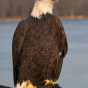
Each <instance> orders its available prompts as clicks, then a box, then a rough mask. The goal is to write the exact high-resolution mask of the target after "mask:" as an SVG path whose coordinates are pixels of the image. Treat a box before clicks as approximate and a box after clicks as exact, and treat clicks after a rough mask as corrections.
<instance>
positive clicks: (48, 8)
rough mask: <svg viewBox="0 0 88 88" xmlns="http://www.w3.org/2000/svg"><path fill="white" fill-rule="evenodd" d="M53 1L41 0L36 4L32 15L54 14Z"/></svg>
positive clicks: (36, 16)
mask: <svg viewBox="0 0 88 88" xmlns="http://www.w3.org/2000/svg"><path fill="white" fill-rule="evenodd" d="M53 7H54V5H53V2H52V1H51V0H40V1H36V3H35V4H34V7H33V10H32V12H31V16H32V17H34V18H41V16H42V15H45V14H47V13H48V14H53Z"/></svg>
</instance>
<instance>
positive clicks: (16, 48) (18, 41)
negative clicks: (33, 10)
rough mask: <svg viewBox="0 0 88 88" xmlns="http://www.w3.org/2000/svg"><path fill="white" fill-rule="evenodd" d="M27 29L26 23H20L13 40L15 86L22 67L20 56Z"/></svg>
mask: <svg viewBox="0 0 88 88" xmlns="http://www.w3.org/2000/svg"><path fill="white" fill-rule="evenodd" d="M25 32H26V29H25V30H24V22H23V21H22V22H20V23H19V24H18V26H17V28H16V30H15V32H14V35H13V40H12V57H13V74H14V84H15V85H16V83H17V78H18V77H17V76H18V73H19V72H18V71H19V65H20V54H21V48H22V44H23V41H24V34H25Z"/></svg>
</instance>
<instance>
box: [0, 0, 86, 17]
mask: <svg viewBox="0 0 88 88" xmlns="http://www.w3.org/2000/svg"><path fill="white" fill-rule="evenodd" d="M33 3H34V0H0V17H6V16H27V15H28V14H29V13H30V11H31V9H32V7H33ZM54 11H55V12H54V13H55V14H56V15H60V16H88V0H59V2H58V3H56V5H55V10H54Z"/></svg>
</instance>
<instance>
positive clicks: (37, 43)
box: [12, 14, 67, 84]
mask: <svg viewBox="0 0 88 88" xmlns="http://www.w3.org/2000/svg"><path fill="white" fill-rule="evenodd" d="M60 53H61V55H60ZM66 53H67V40H66V35H65V32H64V28H63V26H62V23H61V21H60V19H58V18H57V17H55V16H52V15H49V14H47V15H45V16H42V18H41V19H35V18H32V17H31V16H30V17H29V18H27V19H26V20H24V21H21V22H20V23H19V24H18V27H17V28H16V31H15V33H14V36H13V41H12V54H13V70H14V82H15V84H16V83H17V82H22V81H23V80H31V81H32V82H33V83H36V84H38V83H41V82H43V80H45V79H52V80H54V81H56V80H57V79H58V78H59V75H60V72H61V67H62V63H63V58H64V57H65V55H66Z"/></svg>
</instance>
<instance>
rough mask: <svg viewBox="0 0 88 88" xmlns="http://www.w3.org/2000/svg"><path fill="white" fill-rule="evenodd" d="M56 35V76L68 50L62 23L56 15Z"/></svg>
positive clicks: (58, 74)
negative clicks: (57, 51)
mask: <svg viewBox="0 0 88 88" xmlns="http://www.w3.org/2000/svg"><path fill="white" fill-rule="evenodd" d="M55 26H56V36H57V43H58V50H59V53H58V60H57V61H58V62H57V66H56V68H57V72H56V73H57V74H56V75H57V77H59V76H60V73H61V69H62V64H63V59H64V57H65V56H66V54H67V51H68V44H67V38H66V34H65V31H64V27H63V25H62V22H61V20H60V19H59V18H57V17H56V23H55Z"/></svg>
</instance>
